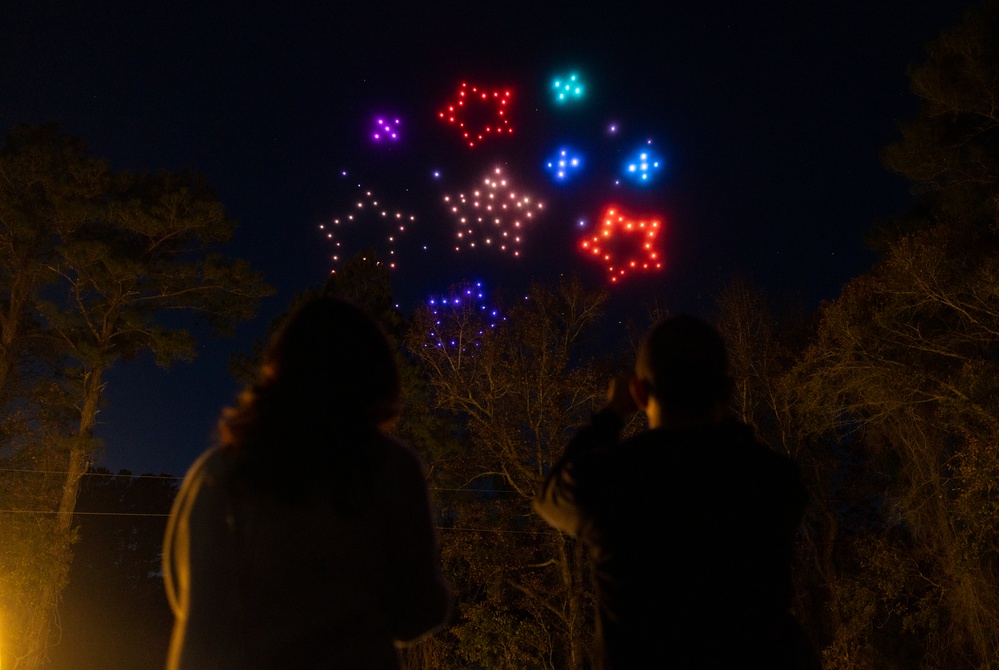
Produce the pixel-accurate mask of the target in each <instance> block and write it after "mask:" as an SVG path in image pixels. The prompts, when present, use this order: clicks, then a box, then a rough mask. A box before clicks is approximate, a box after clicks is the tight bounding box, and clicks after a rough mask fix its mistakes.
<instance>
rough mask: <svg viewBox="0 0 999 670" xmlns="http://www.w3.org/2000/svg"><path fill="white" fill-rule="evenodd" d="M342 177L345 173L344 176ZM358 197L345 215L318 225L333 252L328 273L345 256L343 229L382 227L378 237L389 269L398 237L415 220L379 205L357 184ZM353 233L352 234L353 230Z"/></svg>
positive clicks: (369, 193) (373, 196) (394, 259)
mask: <svg viewBox="0 0 999 670" xmlns="http://www.w3.org/2000/svg"><path fill="white" fill-rule="evenodd" d="M344 176H346V173H345V174H344ZM358 189H359V190H360V191H361V195H360V196H359V197H358V198H357V200H356V201H355V202H354V205H353V206H352V207H351V209H350V210H348V211H347V212H346V213H345V214H343V215H341V216H338V217H335V218H333V219H331V220H330V221H329V223H321V224H319V229H320V230H321V231H323V233H324V234H325V235H326V238H327V239H328V240H330V242H331V243H332V245H333V253H332V255H331V256H330V260H332V261H333V265H334V267H333V269H332V271H331V272H333V273H336V265H337V264H338V263H339V262H340V260H341V256H342V255H343V254H345V253H347V252H346V251H345V250H344V248H343V240H342V237H344V236H345V235H346V234H347V233H346V231H345V230H344V228H345V227H360V226H372V225H377V226H383V228H382V230H381V234H382V235H384V239H385V241H386V242H387V249H388V261H387V263H388V266H389V269H395V267H396V253H395V252H396V242H397V241H398V238H399V236H400V235H401V234H403V233H405V232H406V228H407V226H409V225H411V224H413V223H414V222H415V221H416V216H414V215H412V214H406V213H404V212H402V211H401V210H399V209H390V208H388V207H386V206H385V205H384V204H383V203H381V202H380V201H379V200H378V198H376V197H375V195H374V193H372V192H371V191H369V190H365V189H362V188H361V185H360V184H358ZM355 232H356V231H355Z"/></svg>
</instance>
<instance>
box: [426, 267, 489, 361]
mask: <svg viewBox="0 0 999 670" xmlns="http://www.w3.org/2000/svg"><path fill="white" fill-rule="evenodd" d="M427 306H428V307H429V309H430V317H431V321H430V330H429V332H428V333H427V335H428V339H427V343H426V344H424V347H434V348H436V349H441V350H443V351H460V352H469V351H470V350H471V349H473V348H476V347H479V346H480V345H481V343H482V338H483V337H485V335H486V332H487V331H489V330H492V329H494V328H496V326H497V325H498V324H499V323H500V322H502V321H506V317H505V316H502V315H501V314H500V311H499V310H498V309H496V308H495V307H492V306H490V305H489V304H488V303H487V301H486V292H485V289H483V288H482V282H475V283H474V284H473V283H471V282H464V283H462V284H459V285H457V286H455V287H452V288H451V290H450V291H449V292H448V294H447V295H444V296H440V297H432V298H430V299H429V300H427Z"/></svg>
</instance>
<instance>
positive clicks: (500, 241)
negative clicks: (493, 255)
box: [444, 168, 544, 256]
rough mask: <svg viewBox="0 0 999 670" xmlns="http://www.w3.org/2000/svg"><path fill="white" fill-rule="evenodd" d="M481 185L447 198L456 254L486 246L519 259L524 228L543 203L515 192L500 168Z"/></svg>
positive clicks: (483, 180)
mask: <svg viewBox="0 0 999 670" xmlns="http://www.w3.org/2000/svg"><path fill="white" fill-rule="evenodd" d="M480 184H481V185H480V186H479V187H477V188H474V189H472V190H471V191H469V192H468V193H459V194H458V195H456V196H454V197H452V196H449V195H446V196H444V203H445V205H446V206H447V208H448V210H449V211H450V212H451V215H452V216H453V217H454V219H455V224H456V232H455V235H456V239H457V244H456V245H455V251H460V250H461V249H462V247H466V248H468V249H476V248H482V247H485V248H495V249H498V250H499V251H503V252H510V253H512V254H513V255H514V256H519V255H520V248H521V245H522V243H523V241H524V229H525V227H526V226H527V224H529V223H531V222H532V221H533V220H534V219H535V218H536V216H535V215H536V214H538V213H539V212H540V211H541V210H542V209H544V204H543V203H542V202H540V201H537V200H535V199H534V198H533V197H532V196H531V195H529V194H527V193H524V192H522V191H517V190H515V189H514V188H513V187H512V186H511V185H510V180H509V179H508V178H507V177H505V176H504V175H503V170H502V169H501V168H495V169H494V170H493V171H492V172H491V173H490V174H488V175H486V176H485V177H484V178H483V179H482V181H481V182H480Z"/></svg>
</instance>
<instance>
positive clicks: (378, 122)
mask: <svg viewBox="0 0 999 670" xmlns="http://www.w3.org/2000/svg"><path fill="white" fill-rule="evenodd" d="M400 125H401V122H400V120H399V119H398V118H397V117H391V116H376V117H375V120H374V122H373V123H372V130H371V139H372V140H373V141H375V142H379V143H389V142H398V141H399V135H400V131H399V127H400Z"/></svg>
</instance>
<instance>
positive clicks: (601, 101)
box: [0, 0, 969, 474]
mask: <svg viewBox="0 0 999 670" xmlns="http://www.w3.org/2000/svg"><path fill="white" fill-rule="evenodd" d="M244 4H247V5H248V4H254V5H256V7H257V8H256V9H252V10H248V9H246V8H245V7H243V6H242V5H244ZM320 4H325V5H328V6H327V7H323V8H319V9H317V8H316V7H311V6H309V5H316V6H319V5H320ZM400 4H401V3H359V2H349V3H348V2H329V3H301V6H298V3H292V4H289V3H271V4H270V5H267V4H265V3H212V2H191V1H189V0H180V1H177V2H171V3H144V2H131V3H126V2H99V1H91V2H84V1H82V0H60V1H59V2H56V1H53V0H7V1H6V2H4V3H0V91H2V94H0V95H2V98H0V100H2V103H3V104H2V105H0V128H2V129H4V130H6V129H8V128H9V127H10V126H11V125H12V124H13V123H17V122H23V123H39V122H45V121H57V122H58V123H59V124H60V125H61V127H62V129H63V130H64V131H65V132H67V133H69V134H71V135H75V136H77V137H80V138H82V139H84V140H86V141H87V143H88V144H89V146H90V147H91V150H92V152H93V154H95V155H97V156H103V157H106V158H108V159H109V161H110V162H111V164H112V166H114V167H115V168H130V169H137V170H142V169H152V170H155V169H159V168H166V169H180V168H182V167H190V168H192V169H195V170H197V171H199V172H202V173H203V174H205V175H206V176H207V177H208V179H209V181H210V182H211V183H212V184H213V185H214V186H215V188H216V189H217V191H218V195H219V197H220V199H221V200H222V201H223V202H224V203H225V204H226V207H227V210H228V212H229V214H230V216H232V217H233V218H235V219H236V220H238V221H239V222H240V227H239V228H238V230H237V233H236V238H235V239H234V241H233V243H232V244H231V245H230V248H229V251H230V252H231V253H233V254H236V255H240V256H243V257H246V258H248V259H249V260H250V261H251V263H252V264H253V265H254V266H255V267H256V268H257V269H259V270H261V271H262V272H263V273H264V274H265V276H266V278H267V281H269V282H270V283H271V284H273V285H274V286H276V287H277V288H278V289H279V293H278V295H277V296H276V297H274V298H271V299H268V300H267V301H266V302H265V303H264V304H263V305H262V307H261V310H260V317H259V318H258V319H257V320H255V321H254V322H252V323H248V324H244V325H243V326H242V327H241V328H240V331H239V334H238V336H237V338H236V339H234V340H213V339H210V338H208V337H206V338H205V340H204V342H203V344H202V346H201V355H200V356H199V358H198V359H197V360H196V361H195V362H194V363H192V364H179V365H177V366H175V367H174V368H172V369H170V370H169V371H161V370H159V369H157V368H155V366H153V365H152V363H151V362H149V361H144V360H140V361H136V362H133V363H130V364H126V365H124V366H120V367H119V369H116V370H115V371H114V372H113V373H112V374H111V375H110V376H109V379H108V381H109V385H108V390H107V394H106V397H107V406H106V408H105V410H104V412H103V413H102V414H101V416H100V419H101V420H102V421H103V424H102V426H101V429H100V434H101V436H102V437H103V438H104V439H105V441H106V448H105V450H104V453H103V456H102V458H101V459H100V460H99V464H100V465H105V466H107V467H110V468H112V469H115V470H116V469H118V468H128V469H131V470H133V471H135V472H148V471H152V472H170V473H174V474H182V473H183V471H184V470H185V469H186V467H187V466H188V464H189V463H190V462H191V461H192V460H193V459H194V457H195V456H196V455H197V454H198V453H199V452H200V451H201V450H203V449H204V448H205V447H206V446H207V445H208V443H209V440H210V433H211V430H212V427H213V425H214V421H215V418H216V417H217V416H218V413H219V410H220V409H221V407H222V406H224V405H225V404H227V403H229V402H230V401H231V400H232V398H233V395H234V393H235V392H236V390H237V389H236V386H235V383H234V382H233V381H232V380H231V378H230V377H229V375H228V372H227V367H226V366H227V357H228V355H229V354H230V353H231V352H233V351H243V350H246V349H247V348H248V346H249V343H250V342H252V341H253V339H254V338H256V337H258V336H259V335H261V334H262V333H263V332H264V329H265V327H266V324H267V323H268V322H269V320H270V319H271V318H272V317H273V316H274V315H276V314H278V313H280V312H281V311H283V309H284V307H285V306H286V305H287V303H288V301H289V300H290V299H291V297H292V296H293V295H294V294H295V293H297V292H299V291H301V290H303V289H305V288H307V287H309V286H313V285H317V284H320V283H321V282H323V281H324V280H325V278H326V276H327V273H328V271H329V269H330V260H329V252H330V247H329V245H328V243H327V241H326V240H325V239H324V238H323V237H322V236H321V234H320V232H319V231H318V229H317V226H318V224H319V223H321V222H323V221H326V220H328V219H329V218H330V217H333V216H336V215H338V214H340V213H343V212H345V211H346V210H347V209H349V207H350V204H351V203H352V202H353V200H354V198H353V195H354V190H353V188H354V187H353V184H354V183H356V181H357V179H360V180H361V181H362V182H363V183H364V185H365V186H366V187H367V188H370V189H373V190H374V191H376V192H377V193H378V194H379V195H380V196H381V197H382V198H383V200H384V201H386V202H390V203H392V204H398V206H399V207H400V208H401V209H403V210H405V211H407V212H412V213H414V214H416V215H417V217H418V225H415V226H414V227H413V228H411V229H410V230H409V231H408V232H407V234H406V237H405V244H402V245H401V246H400V248H399V262H400V264H401V267H400V268H399V269H398V270H397V271H396V272H394V273H393V281H394V286H395V289H396V292H397V297H398V299H399V301H400V303H401V305H402V307H403V309H404V310H405V311H409V310H411V308H412V307H413V305H415V304H416V303H417V302H418V301H419V300H422V299H424V298H425V297H426V296H428V295H430V294H440V293H442V292H443V291H444V290H445V289H446V287H447V286H448V285H449V284H452V283H454V282H457V281H461V280H481V281H484V282H485V283H486V285H487V287H497V286H501V287H504V288H505V289H506V290H507V292H508V293H511V292H512V293H516V292H517V291H520V290H522V289H523V288H524V287H525V286H526V285H527V283H528V282H529V281H530V279H532V278H535V277H537V278H542V279H547V278H551V277H552V276H554V275H556V274H561V273H570V272H571V273H579V274H580V275H581V276H582V277H583V279H584V281H586V282H588V283H591V284H593V285H596V284H597V283H598V282H603V283H606V282H605V281H604V280H603V277H602V275H601V273H600V271H599V269H598V268H597V267H596V266H594V265H592V264H589V263H587V262H585V261H584V260H583V259H582V257H581V255H580V254H579V253H578V251H577V248H576V243H577V239H578V237H579V234H580V233H579V231H578V229H577V228H575V227H574V226H575V222H576V221H577V220H578V219H579V218H583V219H586V220H587V221H588V222H590V223H592V220H593V219H594V218H595V217H596V216H597V215H598V214H599V211H598V210H599V208H600V207H601V206H602V205H605V204H608V203H611V202H613V203H615V204H618V205H621V206H624V207H627V208H630V209H633V210H635V211H636V212H643V213H645V212H649V213H657V214H659V215H660V216H662V217H663V218H664V220H665V222H666V232H665V254H666V265H667V267H666V269H665V270H664V271H663V272H661V273H660V274H658V275H655V276H654V277H651V278H648V277H647V278H634V279H632V278H629V279H628V280H627V285H625V286H616V287H613V290H612V312H614V313H624V312H625V311H627V310H628V309H631V308H633V307H635V306H636V305H640V303H641V302H642V301H644V300H646V299H648V298H649V297H651V296H659V297H661V298H662V299H663V300H665V302H666V303H667V305H669V307H670V308H671V309H672V310H673V311H689V312H695V313H702V314H707V313H709V312H710V309H711V304H712V303H711V297H712V295H713V294H714V292H716V291H717V289H718V288H719V287H720V286H721V285H722V284H723V283H724V282H725V281H726V280H728V279H729V278H730V277H731V276H732V275H733V274H737V273H738V274H742V275H744V276H748V277H750V278H752V279H753V280H754V281H756V282H757V283H758V284H759V285H761V286H762V287H763V288H764V289H765V290H767V291H768V292H770V293H772V294H773V295H775V296H797V297H799V298H801V299H803V300H805V301H806V305H807V306H809V307H814V306H815V305H817V304H818V301H819V300H822V299H828V298H833V297H835V296H836V295H837V293H838V291H839V287H840V286H842V284H843V283H844V282H845V281H847V280H848V279H850V278H851V277H853V276H855V275H857V274H859V273H860V272H862V271H863V270H865V269H866V268H867V267H868V266H869V264H870V262H871V260H872V258H871V256H870V255H869V254H867V253H866V252H865V251H864V249H863V244H862V235H863V233H864V232H865V231H867V230H868V229H869V228H870V227H871V225H872V224H873V223H874V222H875V221H877V220H879V219H884V218H887V217H890V216H892V215H893V214H895V213H898V212H899V211H900V210H901V209H903V208H904V207H905V205H906V202H907V195H906V186H905V183H904V182H903V181H902V180H901V179H900V178H898V177H896V176H894V175H891V174H889V173H888V172H886V171H885V170H884V168H883V167H882V166H881V164H880V161H879V158H878V154H879V151H880V150H881V149H882V148H883V147H884V146H885V145H886V144H888V143H890V142H891V141H893V140H895V139H896V138H897V130H896V128H897V124H898V123H899V122H900V121H903V120H905V119H908V118H911V117H912V116H913V115H914V114H915V111H916V101H915V98H914V97H913V96H912V95H911V93H909V91H908V82H907V79H906V76H905V71H906V67H907V66H909V65H911V64H914V63H918V62H921V60H922V59H923V46H924V45H925V44H926V43H927V42H928V41H930V40H932V39H933V38H935V37H936V36H937V35H938V34H939V33H940V32H941V31H942V30H943V29H945V28H948V27H951V26H953V25H955V24H956V23H957V22H958V20H959V19H960V16H961V13H962V12H963V11H964V9H966V8H967V7H968V6H969V4H968V3H967V2H962V1H956V0H938V1H936V2H934V1H930V0H880V1H877V2H871V1H870V0H844V1H843V2H839V3H786V2H772V1H769V0H767V1H764V2H754V3H746V2H735V1H733V0H708V1H703V2H683V3H681V2H676V3H665V2H664V3H655V4H658V5H659V7H658V8H657V9H654V10H649V9H647V8H644V7H643V6H642V5H641V4H638V3H632V4H629V3H614V4H613V5H611V4H609V3H608V4H607V5H605V6H603V7H597V8H590V9H582V8H581V6H580V4H579V3H574V4H573V5H570V4H557V5H556V4H554V3H532V4H533V5H534V6H533V8H531V9H524V8H523V7H521V6H520V3H481V4H480V3H457V2H454V3H436V4H433V3H410V5H409V7H408V8H401V7H400V6H399V5H400ZM647 4H648V5H649V6H652V5H653V3H647ZM570 69H573V70H576V71H578V72H579V73H580V74H581V75H582V76H583V77H585V79H586V80H587V83H588V89H589V91H590V94H589V96H588V97H587V99H586V101H585V103H584V104H583V105H582V106H581V107H579V108H577V109H573V110H565V109H563V110H557V109H555V108H554V106H553V105H552V104H551V101H550V99H549V96H548V86H549V85H550V81H551V78H552V77H553V76H554V75H557V74H561V73H564V72H567V71H569V70H570ZM462 81H469V82H474V83H479V84H481V85H488V86H497V87H505V88H510V89H511V90H512V91H513V94H514V102H513V103H512V108H511V112H510V114H511V119H512V120H513V123H514V125H515V127H516V132H515V134H514V136H512V137H510V138H507V139H505V140H504V141H502V142H501V141H494V142H492V143H489V144H483V145H482V146H481V147H477V148H476V149H475V150H473V151H470V150H468V149H465V148H463V147H462V146H461V145H460V143H459V142H458V141H457V139H456V136H455V134H454V133H453V130H452V129H451V128H448V127H446V126H445V125H444V124H442V123H441V122H440V121H439V120H438V119H437V118H436V114H437V111H438V110H439V109H440V108H441V107H442V106H443V104H444V102H445V101H446V100H447V99H448V98H449V97H452V95H453V93H454V91H456V90H457V87H458V85H459V84H460V83H461V82H462ZM376 111H390V112H394V113H397V114H398V115H399V116H400V118H401V119H402V120H403V122H404V125H403V128H404V130H405V132H406V141H405V142H404V143H403V144H400V145H398V146H395V147H392V148H385V147H372V146H371V144H370V142H368V141H367V140H366V137H365V136H366V131H367V129H368V125H369V123H370V119H371V116H372V114H373V113H375V112H376ZM612 121H616V122H617V123H619V124H620V125H621V131H620V133H619V134H618V135H616V136H609V135H607V134H606V132H605V130H606V127H607V124H608V123H610V122H612ZM646 138H652V139H653V140H654V144H653V146H654V148H655V149H656V150H657V151H658V152H659V153H660V154H661V155H662V156H663V158H664V159H665V163H666V169H665V171H664V173H663V174H662V175H661V176H660V177H659V179H658V180H657V181H656V183H655V184H654V185H653V186H652V187H650V188H648V189H644V190H639V189H636V188H633V187H628V186H618V187H615V186H614V185H613V183H612V182H613V179H614V176H615V175H614V173H615V171H617V170H618V168H619V167H620V165H621V163H622V162H623V160H624V157H625V154H626V153H630V150H631V149H632V148H633V147H635V146H637V145H638V143H640V142H642V141H644V140H645V139H646ZM560 143H569V144H573V145H575V146H577V147H578V148H579V149H581V150H582V151H584V152H585V153H586V156H587V172H586V173H585V175H584V176H583V177H582V178H581V179H580V181H578V182H576V183H575V184H572V185H567V186H555V185H553V184H552V182H551V181H550V180H549V179H548V177H547V175H546V174H545V173H544V171H543V170H542V164H543V161H544V159H546V158H547V157H548V156H549V155H550V154H551V153H552V151H553V150H554V148H555V147H556V146H557V145H558V144H560ZM494 165H502V166H503V168H504V170H505V171H506V172H507V174H509V175H511V176H512V177H513V178H514V179H515V180H516V181H517V182H518V183H519V184H520V185H521V186H522V187H523V188H525V189H526V190H528V191H530V192H532V193H534V194H536V196H537V197H540V198H541V199H542V200H543V201H544V202H545V204H546V211H545V213H544V216H543V217H542V218H541V219H539V221H538V222H537V223H536V225H535V226H534V227H532V228H531V230H530V232H529V234H525V238H526V242H525V247H524V255H523V257H522V258H519V259H513V258H510V257H508V256H504V255H500V254H497V253H481V252H476V253H472V252H468V251H466V252H462V253H461V254H455V253H454V251H453V250H450V249H448V246H449V245H447V244H446V241H447V239H448V236H449V235H450V226H451V219H450V218H448V215H447V213H446V211H445V209H444V207H443V204H442V202H441V197H442V194H443V193H455V192H457V191H462V190H466V187H467V186H468V185H469V184H471V183H472V182H473V181H476V180H477V179H479V178H480V177H481V176H482V175H483V174H484V173H485V171H486V170H487V169H488V168H490V167H492V166H494ZM345 169H346V170H348V173H349V175H350V180H347V179H344V178H343V177H341V176H340V173H341V171H342V170H345ZM435 169H438V170H441V172H442V177H441V180H440V181H436V180H433V179H432V178H431V176H430V175H431V171H432V170H435ZM373 239H375V240H376V241H377V240H378V239H380V238H373ZM423 244H427V245H428V247H429V249H428V250H427V251H423V250H422V249H421V247H422V245H423Z"/></svg>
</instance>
